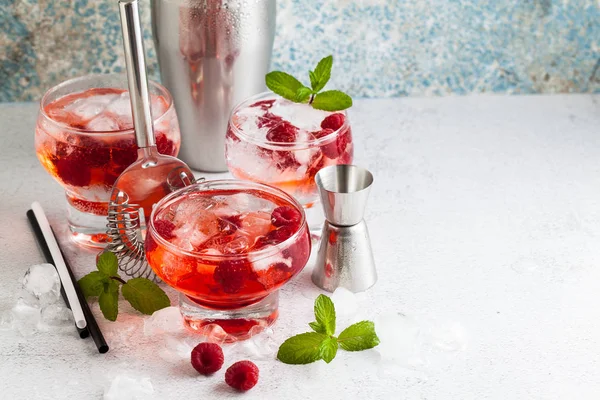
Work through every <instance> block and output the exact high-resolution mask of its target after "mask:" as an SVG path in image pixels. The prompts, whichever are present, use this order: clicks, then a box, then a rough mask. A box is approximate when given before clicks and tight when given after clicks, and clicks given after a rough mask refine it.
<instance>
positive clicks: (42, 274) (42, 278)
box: [21, 264, 60, 307]
mask: <svg viewBox="0 0 600 400" xmlns="http://www.w3.org/2000/svg"><path fill="white" fill-rule="evenodd" d="M23 290H24V292H25V293H23V294H22V295H21V298H22V299H23V301H25V302H27V303H29V305H31V306H34V307H45V306H47V305H49V304H53V303H55V302H56V301H57V300H58V299H59V297H60V277H59V276H58V272H57V271H56V268H54V266H52V265H51V264H38V265H32V266H31V267H29V269H28V270H27V272H26V273H25V276H24V277H23ZM31 303H34V304H31Z"/></svg>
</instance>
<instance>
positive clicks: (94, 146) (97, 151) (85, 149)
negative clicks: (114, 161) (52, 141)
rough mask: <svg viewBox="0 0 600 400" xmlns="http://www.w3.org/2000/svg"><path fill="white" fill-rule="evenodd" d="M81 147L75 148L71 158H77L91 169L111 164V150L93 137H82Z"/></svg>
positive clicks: (80, 140)
mask: <svg viewBox="0 0 600 400" xmlns="http://www.w3.org/2000/svg"><path fill="white" fill-rule="evenodd" d="M79 144H80V146H81V147H74V151H73V152H72V153H71V157H76V158H77V159H78V160H81V161H83V162H84V163H85V164H86V165H89V166H90V167H103V166H105V165H106V164H108V163H109V162H110V148H109V147H108V146H106V145H104V144H102V142H100V141H98V140H96V139H95V138H93V137H87V136H82V137H81V138H80V139H79Z"/></svg>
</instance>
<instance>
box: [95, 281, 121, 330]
mask: <svg viewBox="0 0 600 400" xmlns="http://www.w3.org/2000/svg"><path fill="white" fill-rule="evenodd" d="M98 304H99V305H100V310H101V311H102V314H103V315H104V318H106V319H107V320H109V321H115V320H116V319H117V315H118V314H119V285H118V284H117V283H116V282H115V281H113V280H108V282H107V283H105V284H104V290H103V291H102V293H100V297H99V298H98Z"/></svg>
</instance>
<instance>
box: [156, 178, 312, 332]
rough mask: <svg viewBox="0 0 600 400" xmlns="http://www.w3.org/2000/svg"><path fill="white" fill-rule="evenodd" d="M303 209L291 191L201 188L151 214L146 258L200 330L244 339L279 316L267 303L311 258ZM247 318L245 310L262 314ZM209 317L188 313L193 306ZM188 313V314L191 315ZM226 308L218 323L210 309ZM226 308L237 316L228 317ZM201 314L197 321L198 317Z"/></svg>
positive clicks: (239, 185) (231, 184)
mask: <svg viewBox="0 0 600 400" xmlns="http://www.w3.org/2000/svg"><path fill="white" fill-rule="evenodd" d="M310 246H311V244H310V237H309V233H308V228H307V224H306V221H305V217H304V213H303V211H302V209H301V206H300V205H299V204H298V203H297V202H295V201H294V199H293V198H291V197H289V196H288V195H286V194H285V193H283V192H281V191H279V190H277V189H275V188H269V187H267V186H264V185H257V184H254V183H252V182H241V181H213V182H205V183H200V184H195V185H192V186H189V187H187V188H186V189H183V190H181V191H178V192H176V193H173V194H172V195H169V196H167V197H166V198H165V199H163V200H162V201H161V202H160V203H159V204H158V205H157V206H156V208H155V210H154V211H153V213H152V217H151V222H150V224H149V228H148V233H147V237H146V258H147V260H148V263H149V264H150V266H151V267H152V269H153V270H154V271H155V272H156V274H157V275H158V276H159V277H160V278H161V279H162V280H163V281H165V282H166V283H167V284H169V285H170V286H172V287H174V288H175V289H177V290H178V291H179V292H181V293H182V294H183V295H185V297H186V299H185V301H186V302H187V304H182V306H181V308H182V313H183V314H184V317H185V319H186V321H187V323H188V325H189V326H191V327H192V328H194V329H200V328H201V327H202V326H204V325H207V324H210V323H216V324H218V325H221V327H222V328H223V329H224V330H225V331H226V332H227V333H229V334H232V335H234V336H242V337H243V336H244V335H245V334H247V333H248V331H249V329H250V328H252V326H254V325H257V324H261V325H266V324H270V323H271V322H273V320H274V319H275V318H276V316H277V304H276V299H275V304H274V307H273V304H272V303H273V301H270V303H269V302H268V301H266V300H265V299H268V298H269V295H270V294H271V293H273V292H275V291H276V290H277V289H278V288H279V287H281V286H282V285H283V284H284V283H285V282H287V281H288V280H289V279H291V278H292V277H293V276H295V275H296V274H298V273H299V272H300V271H301V270H302V269H303V268H304V266H305V264H306V262H307V261H308V257H309V255H310ZM265 302H266V303H268V304H267V307H264V309H263V310H262V316H261V317H260V318H243V317H240V316H243V315H244V312H243V310H244V309H245V308H253V312H252V315H254V316H256V315H259V314H261V313H260V312H259V310H258V309H260V307H261V304H263V303H265ZM194 306H195V307H197V308H199V309H201V310H203V311H201V312H198V311H189V309H190V307H192V308H193V307H194ZM186 310H188V311H186ZM206 310H220V311H219V312H220V317H218V318H217V317H210V314H211V313H210V311H206ZM227 310H229V312H230V313H231V315H233V316H232V317H231V318H226V317H223V315H224V314H226V312H227ZM198 314H201V315H203V316H202V317H200V318H195V317H194V316H195V315H198Z"/></svg>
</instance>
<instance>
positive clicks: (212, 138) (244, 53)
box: [152, 0, 276, 172]
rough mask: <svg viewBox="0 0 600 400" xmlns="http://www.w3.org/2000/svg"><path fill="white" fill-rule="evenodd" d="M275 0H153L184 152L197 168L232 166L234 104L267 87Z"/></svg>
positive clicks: (155, 28)
mask: <svg viewBox="0 0 600 400" xmlns="http://www.w3.org/2000/svg"><path fill="white" fill-rule="evenodd" d="M275 3H276V0H152V33H153V35H154V43H155V46H156V53H157V55H158V63H159V67H160V73H161V77H162V83H163V84H164V85H165V86H166V87H167V88H168V89H169V91H170V92H171V94H172V95H173V99H174V101H175V108H176V109H177V115H178V117H179V124H180V128H181V151H180V153H179V157H180V158H181V159H182V160H183V161H185V162H186V163H187V164H188V165H189V166H190V167H191V168H193V169H198V170H202V171H210V172H217V171H226V170H227V165H226V163H225V134H226V132H227V122H228V119H229V114H230V112H231V109H232V108H233V106H235V104H237V103H239V102H241V101H242V100H244V99H246V98H247V97H249V96H251V95H254V94H257V93H259V92H262V91H264V90H266V87H265V74H266V73H267V72H268V69H269V64H270V62H271V51H272V49H273V39H274V37H275Z"/></svg>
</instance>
